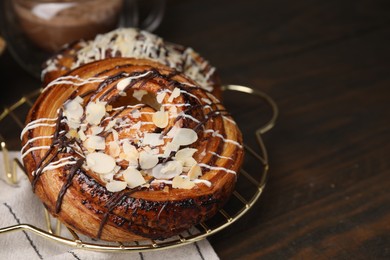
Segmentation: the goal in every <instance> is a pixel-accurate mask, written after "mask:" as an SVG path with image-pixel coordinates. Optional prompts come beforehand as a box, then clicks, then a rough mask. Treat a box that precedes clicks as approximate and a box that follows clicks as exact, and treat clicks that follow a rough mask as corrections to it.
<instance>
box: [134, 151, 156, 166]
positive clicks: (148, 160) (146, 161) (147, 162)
mask: <svg viewBox="0 0 390 260" xmlns="http://www.w3.org/2000/svg"><path fill="white" fill-rule="evenodd" d="M157 163H158V156H157V155H155V154H150V153H148V152H146V151H141V152H140V153H139V164H140V166H141V168H142V169H143V170H148V169H152V168H153V167H154V166H156V165H157Z"/></svg>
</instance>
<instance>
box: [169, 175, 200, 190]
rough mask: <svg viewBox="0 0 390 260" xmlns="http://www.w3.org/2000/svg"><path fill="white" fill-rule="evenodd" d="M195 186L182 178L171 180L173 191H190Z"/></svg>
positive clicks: (177, 177)
mask: <svg viewBox="0 0 390 260" xmlns="http://www.w3.org/2000/svg"><path fill="white" fill-rule="evenodd" d="M194 186H195V183H193V182H192V181H190V179H188V178H186V177H184V176H176V177H175V178H173V180H172V188H175V189H187V190H189V189H192V188H193V187H194Z"/></svg>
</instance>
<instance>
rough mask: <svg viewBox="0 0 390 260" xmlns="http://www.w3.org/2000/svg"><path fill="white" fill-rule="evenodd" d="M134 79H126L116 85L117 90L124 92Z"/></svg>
mask: <svg viewBox="0 0 390 260" xmlns="http://www.w3.org/2000/svg"><path fill="white" fill-rule="evenodd" d="M131 80H132V78H124V79H122V80H121V81H119V82H118V84H116V88H117V89H118V90H119V91H123V90H124V89H125V88H126V87H127V86H128V85H129V84H130V82H131Z"/></svg>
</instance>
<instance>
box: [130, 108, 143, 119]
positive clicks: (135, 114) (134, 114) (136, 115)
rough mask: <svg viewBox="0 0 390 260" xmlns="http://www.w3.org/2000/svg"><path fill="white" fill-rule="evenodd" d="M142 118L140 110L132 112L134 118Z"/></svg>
mask: <svg viewBox="0 0 390 260" xmlns="http://www.w3.org/2000/svg"><path fill="white" fill-rule="evenodd" d="M140 116H141V112H140V111H139V110H138V109H134V110H132V111H131V117H132V118H139V117H140Z"/></svg>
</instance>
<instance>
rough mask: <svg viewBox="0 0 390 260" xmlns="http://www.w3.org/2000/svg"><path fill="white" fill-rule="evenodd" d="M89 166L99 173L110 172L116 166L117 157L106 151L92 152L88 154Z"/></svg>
mask: <svg viewBox="0 0 390 260" xmlns="http://www.w3.org/2000/svg"><path fill="white" fill-rule="evenodd" d="M86 160H87V167H88V168H90V169H91V170H92V171H94V172H96V173H99V174H108V173H110V172H112V171H113V170H114V168H115V166H116V163H115V159H114V158H113V157H111V156H109V155H107V154H105V153H98V152H94V153H90V154H87V156H86Z"/></svg>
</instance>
